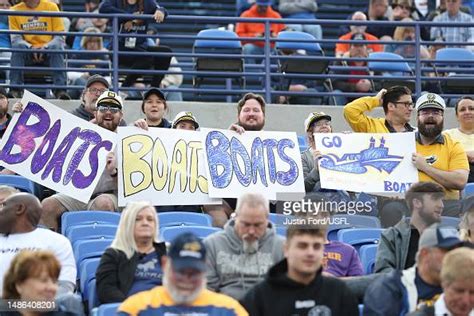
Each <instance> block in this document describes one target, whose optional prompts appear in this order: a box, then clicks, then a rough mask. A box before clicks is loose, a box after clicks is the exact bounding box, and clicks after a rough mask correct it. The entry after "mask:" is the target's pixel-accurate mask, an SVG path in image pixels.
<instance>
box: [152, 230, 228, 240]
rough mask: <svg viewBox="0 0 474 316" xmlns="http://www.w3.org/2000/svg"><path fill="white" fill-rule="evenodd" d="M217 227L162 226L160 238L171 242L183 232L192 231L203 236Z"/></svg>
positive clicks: (209, 233)
mask: <svg viewBox="0 0 474 316" xmlns="http://www.w3.org/2000/svg"><path fill="white" fill-rule="evenodd" d="M220 230H221V229H220V228H217V227H207V226H174V227H164V228H163V229H161V232H160V239H161V240H162V241H165V242H171V241H172V240H173V239H174V238H175V237H177V236H178V235H181V234H182V233H185V232H191V233H194V234H195V235H196V236H198V237H199V238H205V237H207V236H209V235H211V234H213V233H215V232H218V231H220Z"/></svg>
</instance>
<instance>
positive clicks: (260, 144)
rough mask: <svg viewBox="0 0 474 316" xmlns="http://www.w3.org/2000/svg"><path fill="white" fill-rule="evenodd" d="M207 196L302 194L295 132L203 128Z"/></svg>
mask: <svg viewBox="0 0 474 316" xmlns="http://www.w3.org/2000/svg"><path fill="white" fill-rule="evenodd" d="M202 131H203V132H204V133H203V136H204V138H203V144H204V148H205V154H206V166H207V168H208V170H207V174H208V175H209V195H210V196H212V197H221V198H224V197H225V198H238V197H239V196H240V195H242V194H243V193H246V192H259V193H262V194H263V195H264V196H266V197H267V198H268V199H270V200H278V194H279V193H295V194H294V198H295V199H298V198H301V197H302V196H304V192H305V189H304V180H303V169H302V165H301V154H300V150H299V147H298V139H297V136H296V133H290V132H264V131H260V132H253V131H247V132H245V133H243V134H242V135H239V134H238V133H236V132H234V131H229V130H214V129H203V130H202Z"/></svg>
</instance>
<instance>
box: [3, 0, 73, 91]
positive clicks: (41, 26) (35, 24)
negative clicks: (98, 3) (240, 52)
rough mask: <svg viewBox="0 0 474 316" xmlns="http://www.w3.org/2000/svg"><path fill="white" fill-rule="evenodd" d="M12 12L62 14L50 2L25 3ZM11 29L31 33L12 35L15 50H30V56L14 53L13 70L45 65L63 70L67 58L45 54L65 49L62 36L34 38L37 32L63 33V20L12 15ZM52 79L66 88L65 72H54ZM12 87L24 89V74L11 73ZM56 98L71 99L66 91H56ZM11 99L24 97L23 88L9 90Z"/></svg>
mask: <svg viewBox="0 0 474 316" xmlns="http://www.w3.org/2000/svg"><path fill="white" fill-rule="evenodd" d="M11 9H12V10H14V11H24V12H41V11H46V12H59V9H58V6H57V5H56V4H54V3H52V2H50V1H48V0H23V1H22V2H20V3H18V4H17V5H15V6H13V7H12V8H11ZM9 27H10V30H12V31H27V32H29V33H25V34H12V35H11V42H12V48H16V49H25V50H31V52H30V51H25V52H12V56H11V66H12V67H25V66H32V65H33V66H37V65H38V64H45V65H47V66H48V67H49V68H53V69H54V68H62V67H64V54H58V53H51V52H46V51H44V50H62V49H64V38H63V36H62V35H44V34H41V35H40V34H35V33H36V32H64V24H63V20H62V18H61V17H47V16H19V15H17V16H13V15H12V16H9ZM52 77H53V83H54V85H56V86H65V85H66V83H67V82H66V79H67V77H66V72H65V71H57V70H55V71H52ZM10 84H11V85H18V86H21V85H23V70H18V69H12V70H11V71H10ZM54 94H55V96H56V97H57V98H59V99H70V98H69V96H68V95H67V93H66V92H65V91H64V89H57V90H55V91H54ZM10 95H11V96H12V97H15V98H19V97H21V95H22V92H21V88H20V87H14V88H12V89H10Z"/></svg>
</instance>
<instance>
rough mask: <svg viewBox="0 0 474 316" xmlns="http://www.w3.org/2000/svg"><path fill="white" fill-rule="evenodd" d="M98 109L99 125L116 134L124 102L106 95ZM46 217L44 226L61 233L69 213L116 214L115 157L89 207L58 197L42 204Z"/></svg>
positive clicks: (111, 157)
mask: <svg viewBox="0 0 474 316" xmlns="http://www.w3.org/2000/svg"><path fill="white" fill-rule="evenodd" d="M96 106H97V108H96V111H95V112H94V114H95V120H94V121H93V122H94V123H95V124H97V125H99V126H100V127H103V128H105V129H108V130H109V131H112V132H115V131H116V130H117V127H118V126H119V124H120V121H121V120H122V117H123V112H122V109H123V100H122V98H121V97H120V96H119V95H118V93H116V92H113V91H108V90H106V91H104V92H103V93H102V94H101V95H100V97H99V98H98V99H97V104H96ZM41 204H42V206H43V213H42V216H41V224H43V225H45V226H46V227H48V228H50V229H52V230H55V231H57V230H58V222H59V219H60V218H61V215H62V214H63V213H64V212H68V211H80V210H101V211H116V210H117V209H118V201H117V167H116V160H115V154H114V153H113V152H109V153H108V154H107V164H106V168H105V170H104V172H103V173H102V176H101V177H100V179H99V183H98V184H97V187H96V188H95V190H94V193H92V197H91V200H90V201H89V203H83V202H80V201H77V200H75V199H73V198H71V197H69V196H67V195H65V194H61V193H57V194H54V195H53V196H51V197H48V198H46V199H44V200H43V201H42V202H41Z"/></svg>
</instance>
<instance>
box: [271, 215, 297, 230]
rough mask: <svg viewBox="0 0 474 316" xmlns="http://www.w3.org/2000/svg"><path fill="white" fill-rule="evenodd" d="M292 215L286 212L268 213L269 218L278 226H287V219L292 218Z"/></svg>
mask: <svg viewBox="0 0 474 316" xmlns="http://www.w3.org/2000/svg"><path fill="white" fill-rule="evenodd" d="M290 218H292V216H289V215H284V214H276V213H270V214H268V220H269V221H270V222H272V223H273V224H275V226H276V227H279V226H285V224H284V223H285V220H286V219H290Z"/></svg>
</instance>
